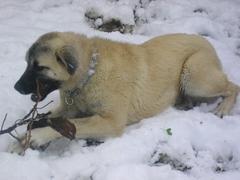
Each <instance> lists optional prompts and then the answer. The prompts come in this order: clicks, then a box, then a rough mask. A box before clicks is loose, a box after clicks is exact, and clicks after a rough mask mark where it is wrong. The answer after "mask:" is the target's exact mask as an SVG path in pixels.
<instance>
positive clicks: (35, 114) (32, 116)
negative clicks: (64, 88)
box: [0, 81, 53, 149]
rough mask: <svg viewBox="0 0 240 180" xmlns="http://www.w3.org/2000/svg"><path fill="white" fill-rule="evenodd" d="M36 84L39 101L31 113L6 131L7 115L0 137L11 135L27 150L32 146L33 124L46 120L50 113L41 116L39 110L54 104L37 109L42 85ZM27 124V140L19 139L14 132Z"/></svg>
mask: <svg viewBox="0 0 240 180" xmlns="http://www.w3.org/2000/svg"><path fill="white" fill-rule="evenodd" d="M36 84H37V101H36V103H35V104H34V105H33V107H32V109H30V111H29V112H28V113H27V114H26V115H25V116H24V117H23V118H22V119H18V120H16V121H15V123H14V124H13V125H12V126H10V127H8V128H6V129H3V128H4V124H5V122H6V119H7V114H6V115H5V117H4V119H3V122H2V125H1V130H0V135H2V134H9V135H10V136H12V137H13V138H15V139H17V140H18V141H19V142H20V143H24V144H23V147H24V149H27V148H28V147H29V145H30V144H29V143H30V139H31V130H32V125H33V122H36V121H40V120H42V119H44V118H46V117H47V116H48V114H49V113H46V114H39V113H38V109H43V108H45V107H46V106H48V105H49V104H51V103H52V102H53V101H50V102H49V103H47V104H46V105H44V106H42V107H39V108H38V107H37V106H38V103H39V100H40V93H39V92H40V91H39V88H40V87H39V86H40V84H39V82H38V81H36ZM26 124H28V131H27V133H26V138H24V139H19V138H18V137H17V136H15V135H13V133H12V131H16V128H18V127H19V126H23V125H26Z"/></svg>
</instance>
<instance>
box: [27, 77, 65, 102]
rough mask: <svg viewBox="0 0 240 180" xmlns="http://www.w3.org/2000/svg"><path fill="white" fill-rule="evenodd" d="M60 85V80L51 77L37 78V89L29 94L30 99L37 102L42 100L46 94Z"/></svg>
mask: <svg viewBox="0 0 240 180" xmlns="http://www.w3.org/2000/svg"><path fill="white" fill-rule="evenodd" d="M60 85H61V82H60V81H56V80H51V79H38V80H37V89H36V91H35V92H33V93H32V94H31V100H32V101H33V102H39V101H42V100H44V99H45V98H46V97H47V95H48V94H50V93H51V92H53V91H54V90H57V89H59V87H60Z"/></svg>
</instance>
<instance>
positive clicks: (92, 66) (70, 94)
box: [64, 48, 99, 105]
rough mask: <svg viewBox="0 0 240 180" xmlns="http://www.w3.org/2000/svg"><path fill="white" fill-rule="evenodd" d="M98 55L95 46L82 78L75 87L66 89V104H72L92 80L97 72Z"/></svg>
mask: <svg viewBox="0 0 240 180" xmlns="http://www.w3.org/2000/svg"><path fill="white" fill-rule="evenodd" d="M98 57H99V53H98V51H97V49H96V48H94V49H93V50H92V53H91V55H90V57H89V65H88V69H87V71H85V72H84V73H83V74H82V76H81V77H80V80H78V83H77V84H76V86H75V87H73V88H69V89H66V90H64V94H65V103H66V104H68V105H72V104H73V102H74V100H73V99H74V97H75V96H78V95H79V94H80V93H81V91H82V90H83V89H84V87H85V86H86V85H87V84H88V82H89V81H90V80H91V78H92V76H93V75H94V74H95V71H96V65H97V60H98Z"/></svg>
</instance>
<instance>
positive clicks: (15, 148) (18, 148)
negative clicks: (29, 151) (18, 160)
mask: <svg viewBox="0 0 240 180" xmlns="http://www.w3.org/2000/svg"><path fill="white" fill-rule="evenodd" d="M7 151H8V152H10V153H16V154H19V155H23V154H24V151H25V148H24V145H23V144H22V143H21V142H18V141H14V142H13V143H11V144H10V145H9V146H8V149H7Z"/></svg>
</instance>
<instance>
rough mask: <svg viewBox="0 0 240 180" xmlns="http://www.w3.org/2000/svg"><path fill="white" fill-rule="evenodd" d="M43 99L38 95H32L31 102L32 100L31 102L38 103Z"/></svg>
mask: <svg viewBox="0 0 240 180" xmlns="http://www.w3.org/2000/svg"><path fill="white" fill-rule="evenodd" d="M45 97H46V96H45ZM45 97H43V96H41V95H40V94H39V93H38V94H36V93H32V95H31V100H32V101H33V102H39V101H42V100H44V99H45Z"/></svg>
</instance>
